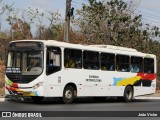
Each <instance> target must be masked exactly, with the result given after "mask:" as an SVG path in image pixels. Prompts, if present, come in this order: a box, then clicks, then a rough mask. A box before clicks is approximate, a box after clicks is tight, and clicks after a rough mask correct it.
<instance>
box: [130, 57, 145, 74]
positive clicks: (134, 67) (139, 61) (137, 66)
mask: <svg viewBox="0 0 160 120" xmlns="http://www.w3.org/2000/svg"><path fill="white" fill-rule="evenodd" d="M130 71H131V72H133V73H139V72H143V58H142V57H134V56H132V57H131V65H130Z"/></svg>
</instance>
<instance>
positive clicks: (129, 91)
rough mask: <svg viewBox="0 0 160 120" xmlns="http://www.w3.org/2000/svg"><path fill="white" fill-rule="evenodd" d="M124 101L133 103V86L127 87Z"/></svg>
mask: <svg viewBox="0 0 160 120" xmlns="http://www.w3.org/2000/svg"><path fill="white" fill-rule="evenodd" d="M123 99H124V101H125V102H131V101H132V99H133V88H132V87H131V86H127V87H126V88H125V90H124V96H123Z"/></svg>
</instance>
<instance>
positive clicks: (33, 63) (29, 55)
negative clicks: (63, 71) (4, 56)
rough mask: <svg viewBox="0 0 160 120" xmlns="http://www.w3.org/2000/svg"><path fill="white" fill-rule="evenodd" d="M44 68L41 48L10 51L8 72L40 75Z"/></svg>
mask: <svg viewBox="0 0 160 120" xmlns="http://www.w3.org/2000/svg"><path fill="white" fill-rule="evenodd" d="M42 68H43V52H42V51H41V50H29V51H18V50H15V51H9V53H8V61H7V69H6V73H8V74H9V73H10V74H15V73H16V74H21V75H40V74H41V73H42V70H43V69H42Z"/></svg>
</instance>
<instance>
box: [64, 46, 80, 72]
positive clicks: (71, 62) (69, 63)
mask: <svg viewBox="0 0 160 120" xmlns="http://www.w3.org/2000/svg"><path fill="white" fill-rule="evenodd" d="M64 67H65V68H78V69H81V68H82V51H81V50H77V49H68V48H65V49H64Z"/></svg>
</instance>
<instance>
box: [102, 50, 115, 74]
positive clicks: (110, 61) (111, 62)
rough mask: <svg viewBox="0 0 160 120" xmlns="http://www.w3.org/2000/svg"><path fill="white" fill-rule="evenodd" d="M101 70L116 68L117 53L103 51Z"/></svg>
mask: <svg viewBox="0 0 160 120" xmlns="http://www.w3.org/2000/svg"><path fill="white" fill-rule="evenodd" d="M101 70H107V71H114V70H115V54H110V53H101Z"/></svg>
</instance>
